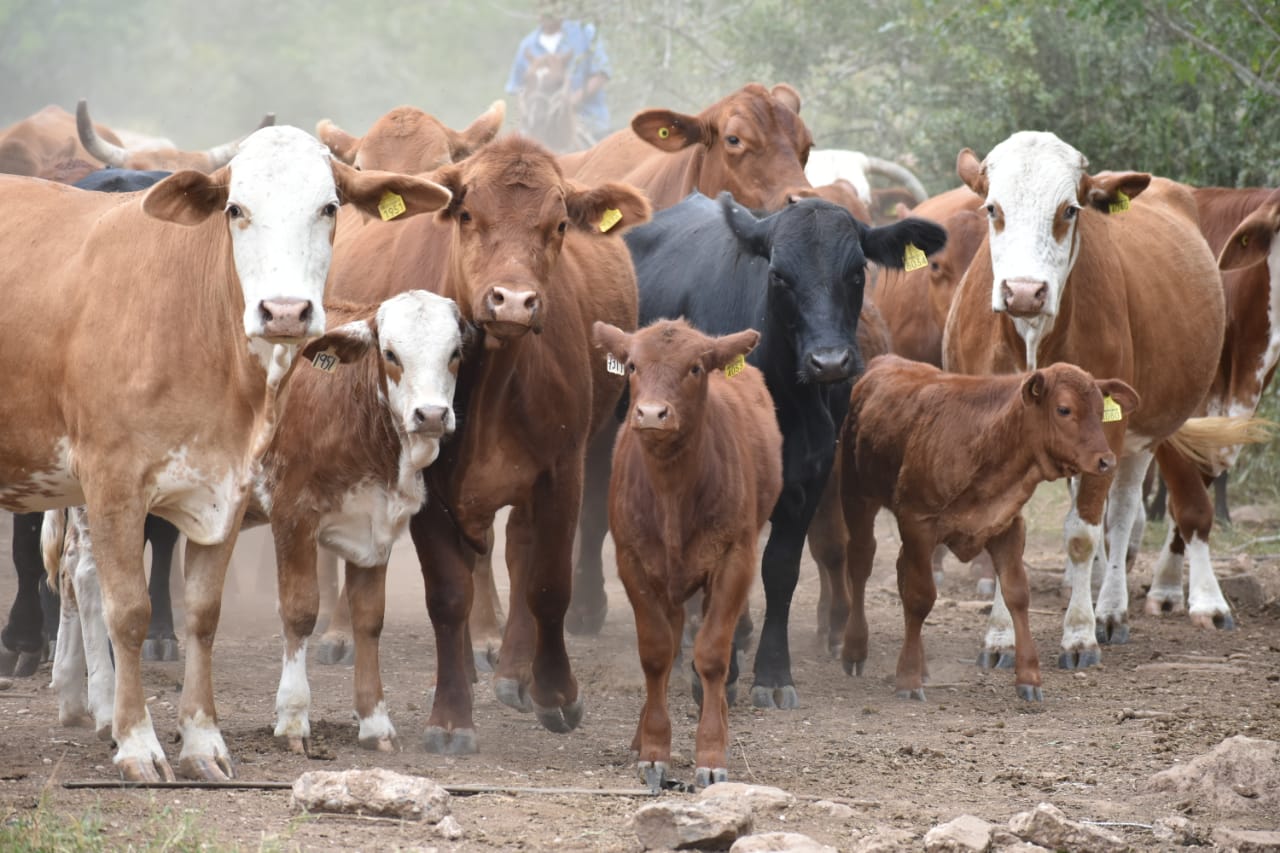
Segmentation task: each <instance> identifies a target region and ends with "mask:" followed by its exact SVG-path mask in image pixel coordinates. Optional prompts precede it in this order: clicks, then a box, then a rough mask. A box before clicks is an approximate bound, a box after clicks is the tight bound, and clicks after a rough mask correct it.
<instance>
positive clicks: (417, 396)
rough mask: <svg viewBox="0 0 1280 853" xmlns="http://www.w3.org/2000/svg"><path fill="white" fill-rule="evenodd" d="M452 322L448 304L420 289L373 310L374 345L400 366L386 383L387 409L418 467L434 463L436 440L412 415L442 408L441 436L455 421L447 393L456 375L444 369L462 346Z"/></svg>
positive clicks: (454, 311) (452, 307) (454, 310)
mask: <svg viewBox="0 0 1280 853" xmlns="http://www.w3.org/2000/svg"><path fill="white" fill-rule="evenodd" d="M458 323H459V312H458V306H457V305H456V304H455V303H454V301H453V300H452V299H445V298H444V297H441V296H437V295H436V294H434V293H428V292H427V291H425V290H411V291H409V292H407V293H402V294H400V295H399V296H396V297H394V298H392V299H388V300H387V301H386V302H383V303H382V305H381V306H379V307H378V345H379V346H380V347H381V348H382V351H383V353H386V352H391V353H394V354H395V357H396V360H397V361H399V363H400V365H401V367H402V370H401V373H400V379H399V381H398V382H391V381H388V383H387V395H388V399H387V406H388V407H389V408H390V410H391V414H392V417H394V418H395V419H396V422H397V424H398V426H399V429H400V431H401V434H402V435H407V436H409V437H411V439H412V441H411V442H410V444H411V446H412V445H414V444H416V445H418V447H416V448H415V449H414V450H413V451H412V453H413V455H414V457H415V458H414V464H415V465H416V467H418V468H424V467H426V466H427V465H428V464H430V463H431V462H434V461H435V454H436V453H438V450H439V448H438V441H434V442H428V441H426V440H424V439H438V438H439V435H438V434H437V435H424V434H423V432H422V431H421V428H420V424H419V423H418V420H417V414H416V413H418V412H420V411H425V410H428V409H432V408H436V409H439V408H443V409H444V410H445V416H444V430H445V432H446V433H448V432H452V431H453V429H454V426H455V423H456V422H455V420H454V413H453V391H454V386H455V385H456V384H457V376H456V375H455V374H454V373H453V372H451V371H450V370H449V363H450V361H452V359H453V355H454V353H456V352H457V351H458V349H459V347H460V346H461V345H462V332H461V330H460V328H459V325H458ZM433 445H436V446H433ZM428 456H430V458H429V459H428V458H427V457H428ZM419 463H420V464H419Z"/></svg>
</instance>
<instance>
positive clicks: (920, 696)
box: [893, 687, 924, 702]
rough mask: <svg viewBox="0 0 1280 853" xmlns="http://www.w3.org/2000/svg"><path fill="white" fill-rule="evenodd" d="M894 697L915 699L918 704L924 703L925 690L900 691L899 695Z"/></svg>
mask: <svg viewBox="0 0 1280 853" xmlns="http://www.w3.org/2000/svg"><path fill="white" fill-rule="evenodd" d="M893 695H894V696H897V697H898V698H899V699H914V700H916V701H917V702H923V701H924V688H923V687H915V688H912V689H911V690H899V691H898V692H897V693H895V694H893Z"/></svg>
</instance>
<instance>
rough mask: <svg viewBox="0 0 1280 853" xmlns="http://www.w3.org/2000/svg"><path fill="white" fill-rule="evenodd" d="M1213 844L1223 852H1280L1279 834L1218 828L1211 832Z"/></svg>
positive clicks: (1266, 831) (1267, 831) (1270, 831)
mask: <svg viewBox="0 0 1280 853" xmlns="http://www.w3.org/2000/svg"><path fill="white" fill-rule="evenodd" d="M1213 843H1214V844H1216V845H1218V846H1219V847H1221V848H1222V849H1224V850H1238V851H1239V853H1262V851H1264V850H1267V851H1275V850H1280V832H1275V831H1272V830H1254V829H1230V828H1228V827H1225V826H1220V827H1218V828H1217V829H1215V830H1214V831H1213Z"/></svg>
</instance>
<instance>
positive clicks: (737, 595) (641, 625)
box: [595, 320, 782, 791]
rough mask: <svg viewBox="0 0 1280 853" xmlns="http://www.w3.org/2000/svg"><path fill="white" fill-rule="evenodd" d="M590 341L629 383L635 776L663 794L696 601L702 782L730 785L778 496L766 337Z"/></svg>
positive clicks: (621, 446) (603, 335)
mask: <svg viewBox="0 0 1280 853" xmlns="http://www.w3.org/2000/svg"><path fill="white" fill-rule="evenodd" d="M595 340H596V343H597V344H598V345H599V346H600V347H601V349H603V350H604V351H605V352H607V353H608V354H609V356H610V358H612V359H615V360H616V363H617V364H620V365H623V366H624V367H623V369H625V370H626V372H627V373H628V374H629V377H630V385H631V403H630V408H629V411H628V414H627V417H626V419H625V420H624V422H623V425H622V429H621V431H620V432H619V433H618V442H617V445H616V447H615V450H614V454H613V476H612V479H611V482H610V486H609V527H610V529H611V530H612V531H613V537H614V541H615V542H616V543H617V550H618V577H619V578H621V580H622V585H623V586H624V587H625V588H626V590H627V598H629V599H630V600H631V607H632V609H633V610H634V611H635V617H636V635H637V640H638V643H639V649H640V663H641V665H642V666H643V667H644V674H645V702H644V709H643V710H642V711H641V713H640V723H639V725H638V726H637V727H636V734H635V738H634V739H633V740H632V742H631V749H632V751H633V752H635V753H636V756H637V760H638V762H639V764H638V766H639V769H640V775H641V778H642V779H643V780H644V781H645V782H646V783H647V784H648V785H649V788H650V789H651V790H653V791H658V790H660V789H661V788H662V786H663V782H664V781H665V780H666V778H667V772H668V769H669V767H670V763H671V718H670V716H669V715H668V713H667V680H668V679H669V677H670V675H671V668H672V666H673V665H674V662H675V659H676V656H677V654H679V652H680V638H681V634H682V630H683V623H684V602H685V601H686V600H688V599H689V598H690V597H691V596H692V595H693V594H694V593H695V592H702V593H703V599H702V620H701V625H700V627H699V628H698V634H697V638H696V640H695V641H694V650H693V665H694V673H695V678H697V679H698V680H699V681H700V682H701V686H702V690H701V695H702V702H701V705H702V708H701V713H700V714H699V718H698V736H697V754H696V759H695V761H694V766H695V767H696V768H697V769H696V771H695V776H694V784H695V785H697V786H699V787H705V786H707V785H710V784H712V783H713V782H723V781H725V780H726V779H727V778H728V770H727V769H726V764H727V761H728V755H727V747H728V736H729V731H728V726H729V705H728V702H727V699H726V693H725V680H726V678H727V676H728V673H729V656H730V654H731V650H732V645H733V632H734V627H735V626H736V625H737V622H738V616H739V615H740V614H741V613H742V611H743V608H745V607H746V604H747V593H748V592H749V591H750V589H751V580H752V578H753V577H754V576H755V571H756V543H757V541H758V540H759V537H760V531H761V529H762V528H763V527H764V524H765V522H766V521H768V520H769V514H770V513H771V512H772V511H773V505H774V503H775V502H776V501H777V500H778V495H779V493H781V491H782V433H781V432H780V431H779V429H778V420H777V418H776V417H775V416H774V413H773V398H772V397H771V396H770V395H769V391H768V389H767V388H766V387H765V384H764V376H763V375H762V374H761V373H760V371H758V370H757V369H756V368H754V367H752V366H750V365H747V364H745V362H744V361H743V357H744V356H745V355H746V354H747V353H748V352H750V351H751V350H752V348H753V347H755V345H756V343H757V342H758V341H759V340H760V333H759V332H756V331H754V330H752V329H748V330H746V331H743V332H738V333H736V334H733V335H725V336H723V337H719V338H712V337H708V336H706V335H704V334H702V333H701V332H698V331H697V330H695V329H693V328H692V327H691V326H689V324H687V323H685V322H684V321H682V320H674V321H673V320H662V321H659V322H657V323H654V324H653V325H651V326H648V327H646V328H644V329H642V330H641V331H639V332H636V333H635V334H633V335H631V334H627V333H626V332H624V331H622V330H621V329H618V328H616V327H614V326H610V325H607V324H605V323H596V324H595ZM735 368H736V370H735ZM722 371H723V372H722Z"/></svg>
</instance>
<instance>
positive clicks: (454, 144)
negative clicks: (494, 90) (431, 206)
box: [316, 101, 507, 175]
mask: <svg viewBox="0 0 1280 853" xmlns="http://www.w3.org/2000/svg"><path fill="white" fill-rule="evenodd" d="M506 114H507V105H506V104H505V103H504V102H503V101H494V102H493V103H492V104H490V105H489V109H488V110H486V111H485V112H484V113H483V114H481V115H480V117H479V118H477V119H476V120H475V121H473V122H472V123H471V124H470V125H469V126H468V127H467V129H466V130H462V131H457V130H453V129H452V128H449V127H446V126H445V125H444V123H443V122H441V121H440V120H439V119H437V118H436V117H435V116H433V115H431V114H430V113H425V112H423V111H422V110H420V109H418V108H417V107H396V108H395V109H394V110H391V112H389V113H387V114H386V115H384V116H383V117H382V118H380V119H378V120H377V121H376V122H374V123H373V127H371V128H369V132H368V133H366V134H365V135H364V136H363V137H358V136H352V135H351V134H350V133H347V132H346V131H345V130H343V129H342V128H340V127H338V126H337V125H336V124H334V123H333V122H332V121H330V120H329V119H321V120H320V121H319V122H318V123H317V124H316V136H318V137H319V138H320V141H321V142H323V143H324V144H325V145H327V146H329V150H330V151H332V152H333V156H335V157H337V158H338V159H339V160H341V161H342V162H344V163H346V164H347V165H348V166H355V167H356V168H357V169H378V170H381V171H384V172H404V173H405V174H407V175H414V174H417V173H419V172H429V171H431V170H432V169H438V168H440V167H441V166H444V165H446V164H448V163H456V162H458V161H459V160H462V159H464V158H466V157H469V156H470V155H471V153H472V152H474V151H475V150H476V149H477V148H479V147H480V146H481V145H485V144H487V143H488V142H489V141H491V140H492V139H493V137H494V136H496V135H497V134H498V131H499V130H501V129H502V122H503V119H504V118H505V117H506Z"/></svg>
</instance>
